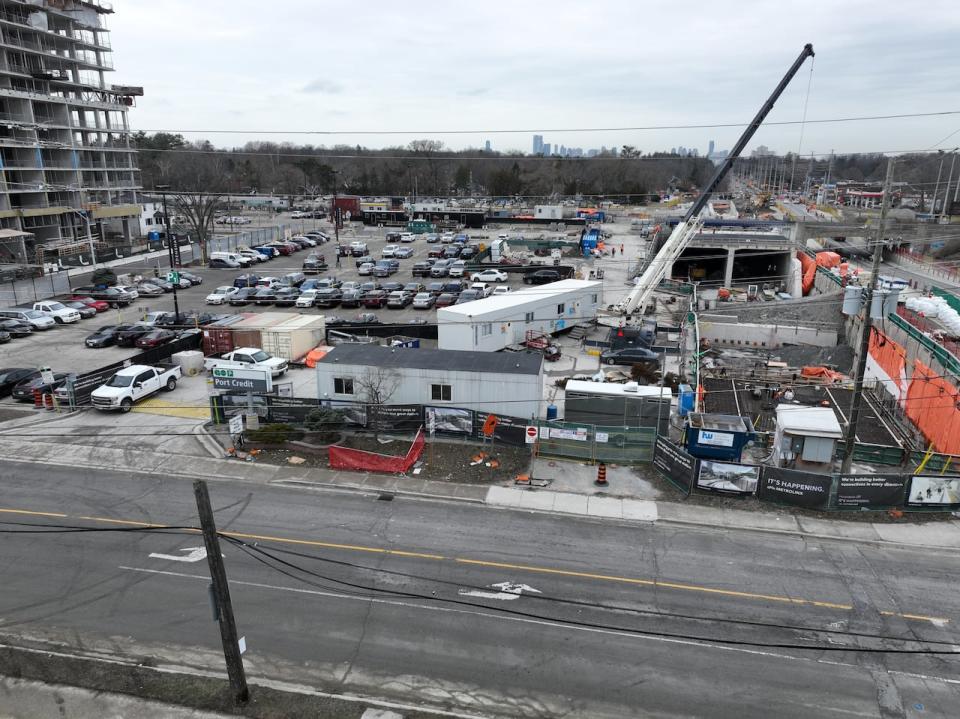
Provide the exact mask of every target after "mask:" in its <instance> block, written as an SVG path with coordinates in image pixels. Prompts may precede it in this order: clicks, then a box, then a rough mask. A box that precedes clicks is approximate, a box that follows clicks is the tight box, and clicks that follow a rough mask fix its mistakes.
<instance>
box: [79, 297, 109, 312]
mask: <svg viewBox="0 0 960 719" xmlns="http://www.w3.org/2000/svg"><path fill="white" fill-rule="evenodd" d="M70 299H71V300H76V301H77V302H83V304H85V305H86V306H87V307H93V309H95V310H96V311H97V312H106V311H107V310H109V309H110V303H109V302H105V301H103V300H95V299H93V297H89V296H85V295H74V296H73V297H71V298H70Z"/></svg>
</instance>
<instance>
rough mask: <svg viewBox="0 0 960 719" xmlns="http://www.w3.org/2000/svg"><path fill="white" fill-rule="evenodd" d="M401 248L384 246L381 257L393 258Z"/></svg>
mask: <svg viewBox="0 0 960 719" xmlns="http://www.w3.org/2000/svg"><path fill="white" fill-rule="evenodd" d="M399 249H400V248H399V247H398V246H397V245H384V246H383V249H382V250H381V251H380V256H381V257H393V255H394V253H395V252H396V251H397V250H399Z"/></svg>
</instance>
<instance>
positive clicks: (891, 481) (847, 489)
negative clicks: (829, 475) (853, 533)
mask: <svg viewBox="0 0 960 719" xmlns="http://www.w3.org/2000/svg"><path fill="white" fill-rule="evenodd" d="M906 479H907V478H906V477H905V476H903V475H901V474H838V475H837V505H836V506H837V509H888V508H890V507H900V506H902V505H903V499H904V496H903V494H904V488H905V486H906Z"/></svg>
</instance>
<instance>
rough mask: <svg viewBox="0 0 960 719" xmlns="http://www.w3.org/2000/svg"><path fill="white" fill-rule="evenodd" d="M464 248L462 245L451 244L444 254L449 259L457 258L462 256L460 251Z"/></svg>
mask: <svg viewBox="0 0 960 719" xmlns="http://www.w3.org/2000/svg"><path fill="white" fill-rule="evenodd" d="M462 249H463V248H462V247H461V246H460V245H449V246H448V247H447V248H446V249H445V250H444V251H443V256H444V257H446V258H447V259H451V260H453V259H456V258H457V257H459V256H460V252H461V250H462Z"/></svg>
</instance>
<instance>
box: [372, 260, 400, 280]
mask: <svg viewBox="0 0 960 719" xmlns="http://www.w3.org/2000/svg"><path fill="white" fill-rule="evenodd" d="M396 271H397V270H396V268H395V267H394V265H393V263H392V262H391V261H390V260H377V262H376V264H374V266H373V276H374V277H389V276H390V275H392V274H393V273H394V272H396Z"/></svg>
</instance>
